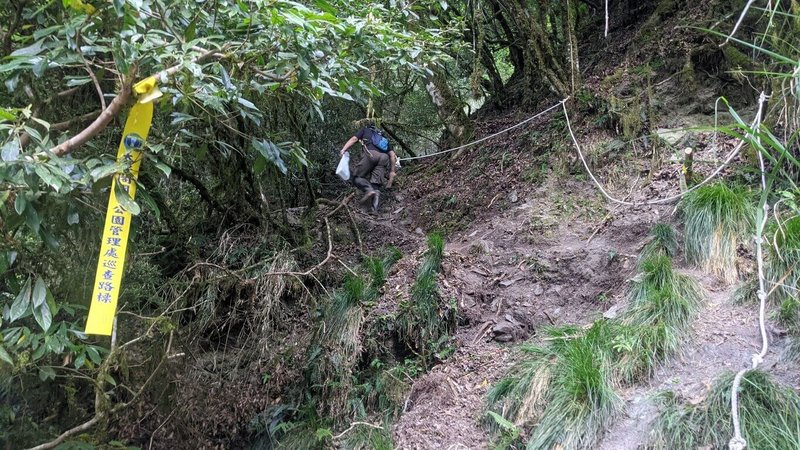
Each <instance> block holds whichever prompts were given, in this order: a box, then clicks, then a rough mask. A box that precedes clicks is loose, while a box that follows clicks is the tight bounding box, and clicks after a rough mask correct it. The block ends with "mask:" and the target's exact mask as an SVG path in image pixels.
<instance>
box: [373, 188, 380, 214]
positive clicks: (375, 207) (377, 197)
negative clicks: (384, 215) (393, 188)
mask: <svg viewBox="0 0 800 450" xmlns="http://www.w3.org/2000/svg"><path fill="white" fill-rule="evenodd" d="M374 194H375V196H374V197H372V212H373V213H375V214H378V205H379V204H380V202H381V193H380V192H378V191H375V192H374Z"/></svg>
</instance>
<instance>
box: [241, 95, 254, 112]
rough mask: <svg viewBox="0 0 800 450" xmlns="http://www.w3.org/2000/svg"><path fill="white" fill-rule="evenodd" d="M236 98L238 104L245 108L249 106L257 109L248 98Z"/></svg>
mask: <svg viewBox="0 0 800 450" xmlns="http://www.w3.org/2000/svg"><path fill="white" fill-rule="evenodd" d="M238 100H239V104H240V105H242V106H244V107H245V108H250V109H252V110H254V111H258V108H256V105H254V104H253V102H251V101H250V100H247V99H246V98H243V97H239V99H238Z"/></svg>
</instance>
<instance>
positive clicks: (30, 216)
mask: <svg viewBox="0 0 800 450" xmlns="http://www.w3.org/2000/svg"><path fill="white" fill-rule="evenodd" d="M25 223H27V224H28V226H29V227H30V228H31V230H33V232H34V233H38V232H39V227H40V226H41V225H42V218H41V217H39V213H38V212H36V209H34V208H33V205H30V204H29V205H28V207H27V208H25Z"/></svg>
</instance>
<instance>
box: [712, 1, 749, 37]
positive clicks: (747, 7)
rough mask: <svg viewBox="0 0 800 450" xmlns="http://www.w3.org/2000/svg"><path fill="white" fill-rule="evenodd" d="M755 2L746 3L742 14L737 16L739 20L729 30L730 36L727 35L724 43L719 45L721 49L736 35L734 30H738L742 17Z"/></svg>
mask: <svg viewBox="0 0 800 450" xmlns="http://www.w3.org/2000/svg"><path fill="white" fill-rule="evenodd" d="M755 1H756V0H749V1H748V2H747V4H746V5H744V10H743V11H742V14H741V15H740V16H739V20H737V21H736V25H734V27H733V30H731V34H729V35H728V37H727V38H726V39H725V42H723V43H722V44H720V47H722V46H723V45H725V44H727V43H728V41H730V40H731V38H732V37H733V35H734V34H736V30H738V29H739V25H741V24H742V20H744V16H746V15H747V11H748V10H749V9H750V7H751V6H753V3H755Z"/></svg>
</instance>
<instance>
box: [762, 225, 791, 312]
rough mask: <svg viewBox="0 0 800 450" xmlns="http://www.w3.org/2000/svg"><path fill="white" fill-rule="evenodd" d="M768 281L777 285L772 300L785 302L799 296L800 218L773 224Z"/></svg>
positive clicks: (769, 232) (768, 261) (769, 233)
mask: <svg viewBox="0 0 800 450" xmlns="http://www.w3.org/2000/svg"><path fill="white" fill-rule="evenodd" d="M767 237H768V238H769V239H770V241H771V242H770V244H771V245H768V246H765V247H766V248H767V249H768V250H767V262H766V276H767V280H769V281H770V282H772V283H775V285H777V288H776V289H775V290H774V292H773V294H772V298H773V299H776V300H783V299H785V298H787V297H794V296H797V295H798V287H797V284H798V281H800V216H798V217H793V218H791V219H789V220H787V221H785V222H782V223H780V224H777V223H773V224H771V226H770V229H769V230H768V232H767Z"/></svg>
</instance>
